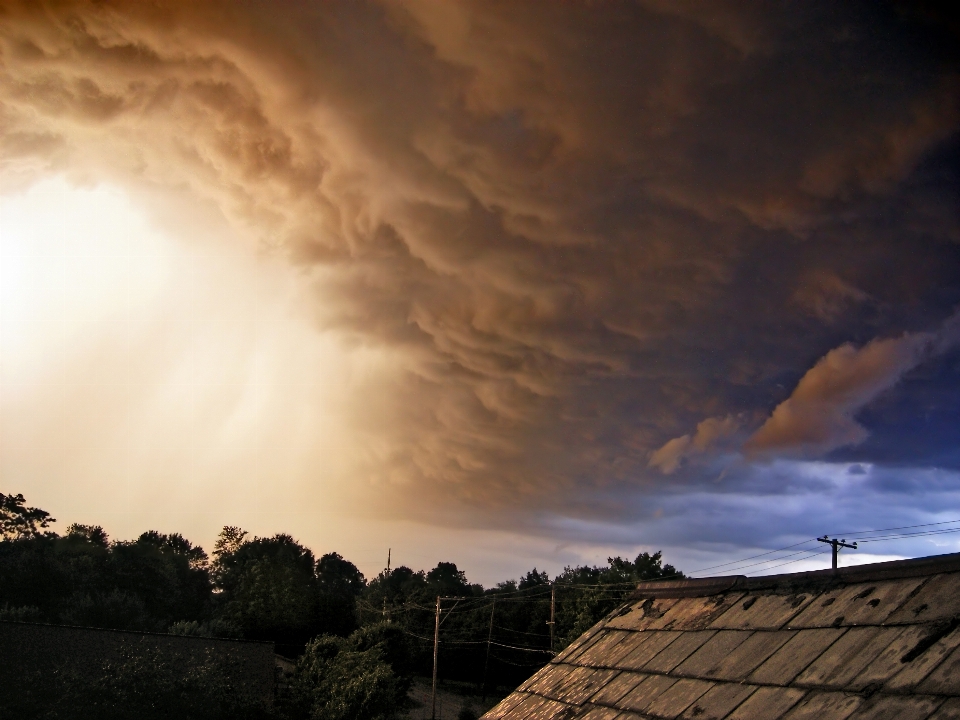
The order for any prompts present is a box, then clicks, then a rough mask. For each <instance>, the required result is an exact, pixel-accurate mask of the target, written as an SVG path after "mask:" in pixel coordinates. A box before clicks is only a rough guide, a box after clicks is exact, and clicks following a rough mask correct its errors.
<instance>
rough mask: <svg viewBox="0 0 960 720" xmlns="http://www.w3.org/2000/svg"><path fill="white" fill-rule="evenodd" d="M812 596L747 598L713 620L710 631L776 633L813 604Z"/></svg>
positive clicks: (802, 594)
mask: <svg viewBox="0 0 960 720" xmlns="http://www.w3.org/2000/svg"><path fill="white" fill-rule="evenodd" d="M812 600H813V596H811V595H810V594H806V593H799V594H794V595H747V596H745V597H743V598H742V602H741V601H738V602H737V603H736V604H734V605H733V606H732V607H731V608H730V609H729V610H727V612H725V613H724V614H723V615H721V616H720V617H718V618H717V619H716V620H714V621H713V622H712V623H711V624H710V627H711V628H716V629H721V628H727V629H731V630H777V629H779V628H781V627H783V626H784V625H785V624H786V623H787V622H788V621H789V620H791V618H793V617H795V616H796V615H798V614H799V613H800V612H801V611H802V610H803V608H804V607H806V606H807V605H809V604H810V602H811V601H812Z"/></svg>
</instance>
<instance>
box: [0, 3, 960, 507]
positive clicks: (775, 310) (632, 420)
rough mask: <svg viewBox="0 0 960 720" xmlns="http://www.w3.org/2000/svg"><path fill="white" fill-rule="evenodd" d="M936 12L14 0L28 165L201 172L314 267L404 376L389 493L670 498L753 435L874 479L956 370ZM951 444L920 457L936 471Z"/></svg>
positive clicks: (367, 408) (214, 198) (343, 309)
mask: <svg viewBox="0 0 960 720" xmlns="http://www.w3.org/2000/svg"><path fill="white" fill-rule="evenodd" d="M924 23H925V21H923V19H922V18H920V19H918V18H916V17H914V16H905V15H903V14H901V13H898V12H897V11H896V10H895V9H892V8H887V7H886V6H884V5H882V4H874V3H864V4H858V3H850V4H842V5H838V4H834V3H820V4H801V5H797V4H777V5H770V4H763V5H760V4H757V5H744V4H740V3H737V4H731V5H727V4H710V5H709V6H704V5H701V4H692V3H691V4H688V3H659V2H647V3H603V4H596V3H564V4H542V3H525V4H517V3H467V2H465V3H456V4H454V3H440V2H407V3H385V4H383V5H377V4H372V3H342V4H328V3H302V4H301V3H290V4H287V5H285V6H284V11H283V12H277V10H276V6H275V5H274V4H271V3H255V2H247V3H225V4H218V3H205V4H202V5H196V4H192V3H183V4H179V3H155V4H150V5H146V4H142V3H130V4H124V3H110V2H107V3H89V4H88V3H82V2H78V3H69V2H62V3H61V2H51V3H39V4H36V3H25V4H7V6H6V9H5V19H4V22H3V30H2V38H3V43H4V45H3V55H2V58H3V61H2V62H3V65H2V77H0V83H2V85H0V92H2V97H0V101H2V107H0V122H2V123H3V147H4V150H3V153H4V158H5V160H4V164H5V173H6V174H7V175H8V176H10V177H31V176H33V175H35V174H36V173H37V172H46V171H50V170H66V171H70V172H73V173H75V174H81V173H82V174H86V175H88V176H89V175H91V174H92V175H97V174H98V173H100V174H106V175H108V176H110V177H120V178H123V179H124V181H126V182H139V183H147V184H150V185H151V186H154V187H160V188H163V187H171V188H183V187H188V188H190V190H191V192H193V193H194V194H195V195H196V196H197V197H198V198H203V199H205V200H208V201H211V202H214V203H216V204H217V206H218V207H220V208H221V210H222V211H223V212H224V213H225V214H226V215H227V216H228V217H229V218H230V219H231V220H232V221H234V222H235V223H236V224H237V226H238V227H244V228H248V229H250V231H251V232H254V233H256V234H257V235H258V236H259V237H261V239H262V240H263V242H264V243H266V244H269V245H271V246H273V247H276V248H279V249H280V251H282V252H284V253H287V254H288V255H289V257H290V258H291V261H292V262H294V263H296V264H298V265H299V266H300V267H301V268H302V269H303V271H304V272H307V273H312V275H313V276H314V277H315V279H316V308H317V309H316V315H317V318H318V322H320V323H321V324H322V326H323V327H324V328H335V329H336V330H337V331H338V332H341V333H344V334H347V335H349V336H350V337H351V338H352V339H353V341H354V342H357V343H361V344H370V345H372V346H375V347H383V348H386V349H387V350H388V351H389V352H391V353H395V354H396V358H397V367H398V368H399V369H401V370H402V372H403V375H402V377H401V379H400V380H398V381H397V382H396V383H394V384H391V385H389V386H388V387H385V388H382V387H378V388H375V389H372V390H371V391H370V393H369V396H363V397H358V399H357V405H358V408H357V411H356V412H357V415H358V417H359V418H360V419H361V421H362V422H363V421H365V422H366V425H367V427H368V428H373V430H372V431H371V433H372V434H373V435H375V436H376V437H375V443H374V445H375V449H374V450H371V452H370V457H371V458H372V459H371V461H370V465H369V468H368V471H369V472H368V476H367V479H373V481H374V482H376V483H379V484H386V485H388V486H395V487H396V488H398V490H397V493H396V494H395V495H391V494H389V493H387V494H386V496H387V497H388V507H389V508H392V510H391V512H397V513H407V514H412V515H414V516H422V517H427V516H432V515H433V512H432V509H433V508H434V507H436V506H437V504H447V505H451V504H452V506H453V507H461V508H466V509H465V510H464V513H465V514H469V513H471V512H474V511H475V510H476V509H477V508H486V509H489V508H499V507H503V506H505V505H512V506H515V507H517V508H519V509H521V510H529V509H530V508H532V507H536V508H538V509H540V510H542V511H544V512H553V513H557V514H558V515H559V516H563V517H575V516H578V515H579V516H584V517H586V516H591V517H602V516H614V515H617V514H623V513H626V514H627V515H631V514H632V515H633V516H634V517H645V516H646V515H645V513H647V512H648V510H650V508H651V507H652V506H653V505H655V504H656V502H657V499H656V498H657V496H658V493H660V492H661V490H662V488H663V487H664V485H665V483H666V484H667V485H669V483H680V485H679V486H678V487H680V488H682V489H683V490H684V493H681V495H682V496H683V497H690V498H693V497H694V495H691V494H690V493H693V492H694V489H695V488H697V487H699V486H700V485H702V484H704V483H710V484H711V487H712V485H713V483H714V480H715V478H716V477H717V476H718V474H720V473H721V472H722V468H719V469H718V468H716V467H714V466H715V465H716V463H717V462H718V458H721V459H722V458H728V459H729V458H733V459H732V460H730V462H733V463H745V462H747V460H745V459H744V458H743V457H741V456H740V454H739V452H740V448H741V447H742V445H743V443H744V442H746V441H747V440H748V438H751V437H752V440H750V445H748V449H750V450H752V451H754V452H757V451H760V450H763V451H764V452H765V453H768V454H772V457H776V456H777V455H778V454H786V455H793V454H795V451H796V450H797V448H798V447H800V446H803V448H805V452H807V454H808V455H809V454H813V455H823V454H825V453H828V452H830V451H838V450H839V449H843V448H845V447H847V446H857V447H859V448H860V449H861V453H860V455H858V460H859V461H861V462H872V461H873V460H874V456H873V455H871V453H870V452H866V451H864V450H863V449H865V448H870V447H872V446H871V445H870V444H869V442H870V440H869V439H870V433H871V432H872V430H873V428H872V426H871V422H870V421H869V420H867V419H865V418H867V417H868V416H869V413H870V412H871V408H872V404H873V403H879V402H883V398H884V394H885V393H887V392H896V391H898V388H900V387H901V386H900V385H898V383H900V382H901V381H902V379H903V378H904V377H908V376H909V373H912V372H917V371H919V370H921V369H922V368H923V366H924V363H925V362H932V361H934V360H933V359H934V358H935V357H939V355H937V354H936V353H932V352H928V351H923V352H921V350H920V349H919V348H920V345H924V346H926V345H929V343H931V342H935V336H936V334H937V333H940V332H942V330H941V328H942V324H943V323H944V321H945V320H946V319H947V318H949V317H951V316H952V314H953V313H954V311H955V308H956V306H957V305H958V304H960V245H958V242H960V218H958V212H957V202H956V200H957V190H958V187H960V183H958V180H957V177H956V175H955V174H951V170H950V169H949V168H950V164H949V163H948V162H945V161H944V158H945V157H948V156H950V154H951V153H953V155H954V156H955V155H956V143H957V127H958V117H960V115H958V100H957V98H958V97H960V92H958V90H960V81H958V77H960V76H958V68H957V65H956V63H955V62H954V59H953V58H951V57H950V56H949V55H946V54H945V53H944V52H943V51H942V47H943V43H942V38H940V37H939V36H938V35H937V32H938V31H937V30H936V28H933V27H931V26H930V25H929V24H924ZM938 43H939V44H938ZM10 182H12V181H9V180H8V181H7V183H8V184H9V183H10ZM881 355H882V356H883V358H880V359H878V358H879V356H881ZM874 356H877V358H874V359H877V362H873V363H870V362H866V361H865V359H866V360H869V359H870V358H873V357H874ZM881 360H883V361H882V362H881ZM840 366H842V368H840V369H841V370H842V372H839V371H838V372H836V373H834V374H833V375H832V376H831V378H830V379H829V382H826V385H824V384H823V383H819V384H818V382H815V381H817V380H818V378H819V377H821V376H823V375H825V374H826V371H827V369H829V368H831V367H840ZM940 378H941V379H940V380H938V381H937V382H943V383H945V384H949V385H951V386H953V385H955V384H956V382H957V381H956V371H955V368H954V369H949V368H947V369H943V370H942V371H941V375H940ZM823 387H827V388H828V391H823V392H821V391H820V389H822V388H823ZM903 387H907V386H906V385H904V386H903ZM910 387H912V386H910ZM384 397H386V398H388V399H387V400H384V399H383V398H384ZM805 398H806V400H807V401H810V399H811V398H813V399H814V400H815V401H816V402H815V403H814V404H815V405H816V407H815V408H814V407H813V406H812V405H811V403H810V402H807V403H806V404H805V405H804V404H803V402H804V399H805ZM897 398H898V403H900V404H899V405H898V407H899V408H902V409H901V410H898V412H903V413H904V414H905V415H904V416H908V415H909V414H910V412H911V410H910V407H911V402H912V398H911V397H910V396H909V395H904V394H902V393H901V394H900V395H897ZM811 408H813V409H811ZM788 415H789V417H787V416H788ZM798 418H799V420H798ZM878 424H879V425H882V426H883V427H884V432H885V433H887V436H891V435H895V433H896V429H897V424H898V423H897V418H896V417H892V418H890V417H887V418H885V419H884V420H883V422H879V421H878ZM933 437H936V438H939V439H938V440H937V441H935V442H933V443H932V444H928V445H923V444H920V443H917V444H910V445H909V446H908V449H909V452H908V451H907V448H905V452H904V455H903V456H901V457H899V460H900V461H901V462H912V463H915V464H917V465H926V464H929V463H932V462H935V461H936V458H939V457H941V456H942V454H943V450H944V448H943V445H944V444H945V443H947V442H948V441H950V442H953V436H952V435H951V433H950V432H949V431H948V430H945V429H943V428H941V431H940V432H939V433H934V435H933ZM911 453H912V454H911ZM881 454H882V453H879V451H878V454H877V455H876V459H880V457H881ZM768 459H769V458H768ZM668 476H669V477H668ZM795 481H796V482H799V481H798V480H796V479H795ZM729 482H731V481H730V480H728V479H724V480H722V481H721V483H729ZM731 487H737V486H736V484H733V485H731ZM411 488H415V492H413V493H411V492H410V489H411ZM627 489H630V492H629V497H630V498H631V500H630V503H629V505H628V506H627V507H626V508H624V507H622V506H621V507H615V504H616V503H615V500H614V499H615V498H618V497H626V495H622V493H626V492H627ZM638 490H639V491H638ZM412 497H413V498H415V501H411V500H410V498H412ZM585 498H586V500H585ZM644 498H646V499H644ZM691 502H693V500H691ZM484 517H486V516H484Z"/></svg>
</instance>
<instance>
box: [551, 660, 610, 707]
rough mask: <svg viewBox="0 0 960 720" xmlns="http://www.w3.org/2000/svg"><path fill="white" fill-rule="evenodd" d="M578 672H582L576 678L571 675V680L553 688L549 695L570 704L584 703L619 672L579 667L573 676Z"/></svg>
mask: <svg viewBox="0 0 960 720" xmlns="http://www.w3.org/2000/svg"><path fill="white" fill-rule="evenodd" d="M578 672H580V675H579V677H576V678H575V679H574V678H573V677H571V681H570V682H567V683H564V684H563V685H562V686H560V687H559V688H557V687H553V688H551V693H550V694H549V695H548V696H547V697H550V698H551V699H553V700H560V701H562V702H565V703H569V704H570V705H582V704H583V703H584V702H586V701H587V700H588V699H589V698H590V696H591V695H593V694H594V693H596V692H597V690H599V689H600V688H602V687H603V686H604V685H605V684H606V683H607V681H609V680H610V679H611V678H612V677H613V676H614V675H616V674H617V671H616V670H591V669H588V668H578V669H577V670H574V671H573V672H572V673H571V676H573V675H575V674H576V673H578Z"/></svg>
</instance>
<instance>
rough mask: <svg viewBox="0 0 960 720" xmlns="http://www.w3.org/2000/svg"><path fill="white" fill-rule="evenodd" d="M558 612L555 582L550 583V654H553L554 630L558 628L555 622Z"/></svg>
mask: <svg viewBox="0 0 960 720" xmlns="http://www.w3.org/2000/svg"><path fill="white" fill-rule="evenodd" d="M556 611H557V584H556V583H555V582H553V583H550V622H548V623H547V625H549V626H550V652H553V635H554V633H553V629H554V628H555V627H556V626H557V623H556V622H555V615H556Z"/></svg>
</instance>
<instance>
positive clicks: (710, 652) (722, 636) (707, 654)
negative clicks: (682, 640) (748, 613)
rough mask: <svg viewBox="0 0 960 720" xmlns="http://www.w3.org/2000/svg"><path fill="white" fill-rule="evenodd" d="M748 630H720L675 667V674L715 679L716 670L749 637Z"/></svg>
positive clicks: (749, 632)
mask: <svg viewBox="0 0 960 720" xmlns="http://www.w3.org/2000/svg"><path fill="white" fill-rule="evenodd" d="M751 633H752V631H750V630H720V631H718V632H717V633H716V635H714V636H713V637H712V638H710V639H709V640H707V642H705V643H704V644H703V645H701V646H700V647H699V648H698V649H697V651H696V652H694V653H693V654H692V655H691V656H690V657H688V658H687V659H686V660H684V661H683V662H682V663H680V665H678V666H677V668H676V670H675V671H674V672H675V674H677V675H681V676H685V677H704V678H711V677H717V668H719V666H720V665H721V663H723V661H724V660H726V658H727V657H728V656H729V655H730V653H731V652H733V651H734V650H736V649H737V647H739V646H740V645H741V644H742V643H743V641H744V640H746V639H747V638H748V637H750V635H751Z"/></svg>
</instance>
